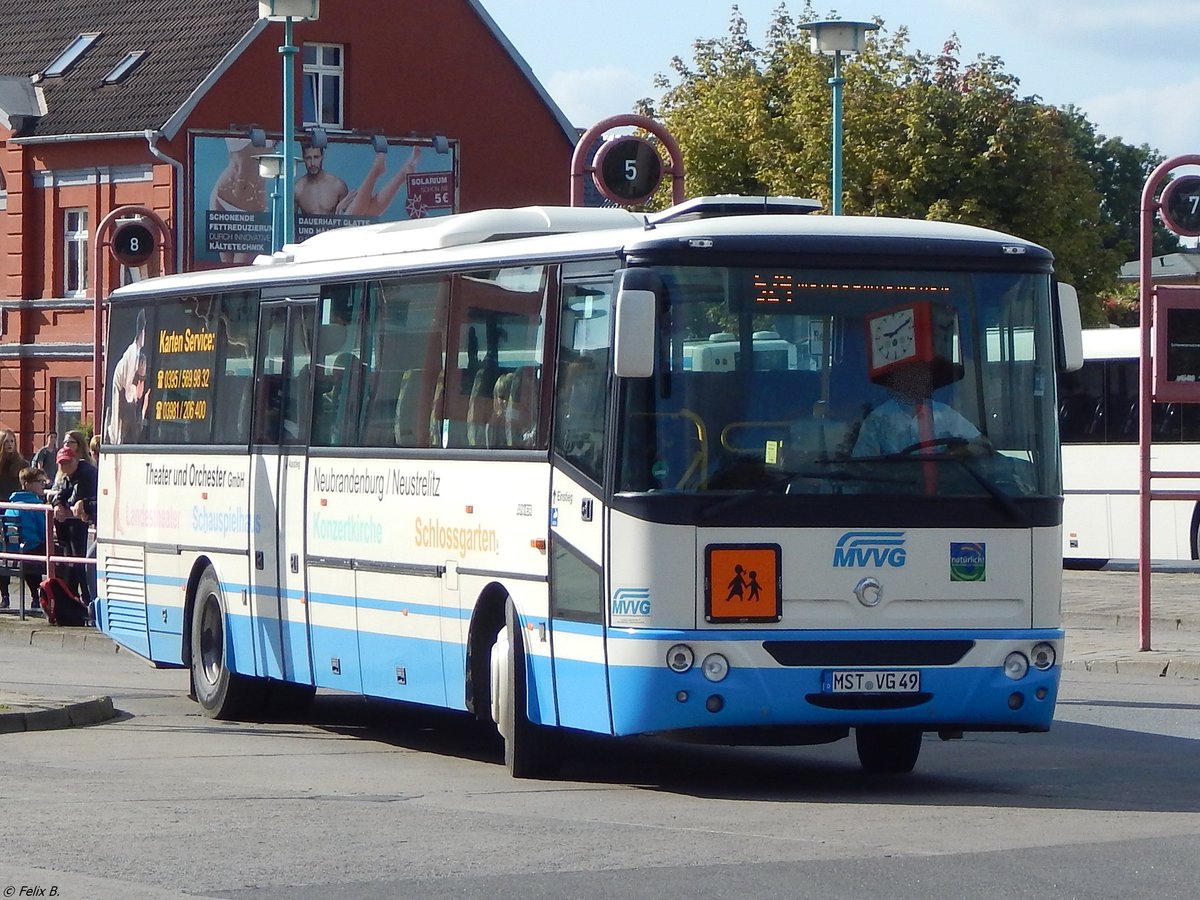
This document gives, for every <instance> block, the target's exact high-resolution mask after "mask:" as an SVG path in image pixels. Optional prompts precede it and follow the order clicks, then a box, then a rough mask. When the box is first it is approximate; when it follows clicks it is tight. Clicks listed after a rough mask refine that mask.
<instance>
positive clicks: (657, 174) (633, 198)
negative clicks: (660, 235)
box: [592, 136, 663, 204]
mask: <svg viewBox="0 0 1200 900" xmlns="http://www.w3.org/2000/svg"><path fill="white" fill-rule="evenodd" d="M594 166H595V172H594V173H593V175H592V177H593V178H594V179H595V181H596V187H598V188H599V189H600V193H602V194H603V195H604V196H605V197H607V198H608V199H609V200H611V201H613V202H614V203H619V204H626V203H630V204H632V203H645V202H646V201H647V200H649V199H650V198H651V197H652V196H653V195H654V192H655V191H656V190H657V189H658V185H659V183H660V182H661V181H662V169H663V167H662V159H661V158H660V157H659V155H658V150H657V149H655V147H654V145H653V144H651V143H650V142H649V141H648V140H646V139H645V138H640V137H632V136H627V137H620V138H615V139H614V140H611V141H605V142H604V144H603V145H602V146H601V147H600V150H599V152H597V153H596V161H595V163H594Z"/></svg>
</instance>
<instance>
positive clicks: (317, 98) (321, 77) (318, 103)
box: [301, 43, 346, 129]
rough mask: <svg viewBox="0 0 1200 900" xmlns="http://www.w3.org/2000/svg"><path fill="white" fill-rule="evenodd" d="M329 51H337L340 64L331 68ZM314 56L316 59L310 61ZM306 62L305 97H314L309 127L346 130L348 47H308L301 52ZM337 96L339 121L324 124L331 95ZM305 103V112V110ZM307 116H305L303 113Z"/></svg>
mask: <svg viewBox="0 0 1200 900" xmlns="http://www.w3.org/2000/svg"><path fill="white" fill-rule="evenodd" d="M326 50H336V51H337V58H338V63H337V65H333V64H330V63H328V62H326V61H325V59H324V57H325V52H324V51H326ZM310 55H311V56H312V57H313V59H312V61H309V57H310ZM301 59H303V60H304V63H303V66H304V87H303V91H304V97H306V98H307V97H309V96H311V97H312V101H313V116H314V118H312V119H310V118H309V117H308V116H307V115H305V118H304V125H305V127H309V126H316V127H320V128H333V129H343V128H345V121H346V46H345V45H344V44H316V43H313V44H305V45H304V46H303V48H302V50H301ZM331 91H336V93H337V121H322V113H323V112H324V109H325V101H326V99H327V96H328V94H329V92H331ZM303 106H304V104H303V102H301V109H302V110H303ZM302 114H303V113H302Z"/></svg>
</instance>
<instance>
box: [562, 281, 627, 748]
mask: <svg viewBox="0 0 1200 900" xmlns="http://www.w3.org/2000/svg"><path fill="white" fill-rule="evenodd" d="M611 290H612V276H611V274H606V275H605V276H604V277H602V278H597V279H594V280H593V279H586V280H581V281H579V282H571V281H568V282H566V283H565V284H564V285H563V298H562V314H561V321H560V324H559V348H558V360H557V369H558V373H557V378H556V379H555V391H556V394H557V400H556V402H555V404H554V431H553V439H554V451H555V452H554V460H555V465H554V468H553V471H552V474H551V484H550V548H549V549H550V615H551V637H552V642H553V656H554V688H555V696H556V698H557V701H558V720H559V724H560V725H562V726H564V727H566V728H579V729H583V730H587V731H594V732H600V733H611V731H612V715H611V710H610V702H609V691H608V674H607V669H608V651H607V646H606V641H605V588H604V584H605V578H604V553H605V551H604V548H605V546H606V544H607V541H606V540H605V529H606V525H605V522H606V519H607V516H606V515H605V513H604V503H603V499H602V497H601V494H600V482H601V480H602V478H603V467H604V448H605V446H606V443H607V439H606V433H607V417H608V414H609V411H608V406H609V401H608V393H607V391H608V388H607V384H608V370H609V353H608V349H609V348H608V342H609V334H608V323H609V322H610V321H611V320H610V319H609V311H610V310H609V307H610V295H611ZM564 462H565V463H568V464H569V467H568V466H563V465H562V464H561V463H564Z"/></svg>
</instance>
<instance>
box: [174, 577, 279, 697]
mask: <svg viewBox="0 0 1200 900" xmlns="http://www.w3.org/2000/svg"><path fill="white" fill-rule="evenodd" d="M226 622H227V619H226V616H225V598H224V596H223V595H222V593H221V583H220V582H219V581H218V580H217V576H216V573H214V572H213V570H212V569H205V571H204V574H203V575H201V576H200V581H199V583H198V584H197V586H196V602H195V604H194V605H193V607H192V635H191V638H192V641H191V644H192V686H193V688H194V689H195V692H196V700H197V701H198V702H199V703H200V706H201V708H202V709H203V710H204V714H205V715H206V716H208V717H210V718H213V719H237V718H243V717H245V716H247V715H250V714H252V713H253V712H255V711H257V709H258V708H259V707H261V705H262V700H263V697H264V694H265V689H266V683H265V682H263V681H261V680H260V679H257V678H249V677H247V676H245V675H239V674H237V673H236V672H233V671H230V669H229V665H228V659H227V656H226V651H227V650H228V647H229V642H228V640H227V638H226V633H225V626H226Z"/></svg>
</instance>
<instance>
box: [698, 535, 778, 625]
mask: <svg viewBox="0 0 1200 900" xmlns="http://www.w3.org/2000/svg"><path fill="white" fill-rule="evenodd" d="M781 555H782V554H781V552H780V549H779V545H778V544H713V545H710V546H709V547H707V548H706V549H705V557H704V594H705V596H704V617H705V619H707V620H708V621H709V622H778V621H779V620H780V619H781V618H782V617H783V573H782V568H781V566H780V557H781Z"/></svg>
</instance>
